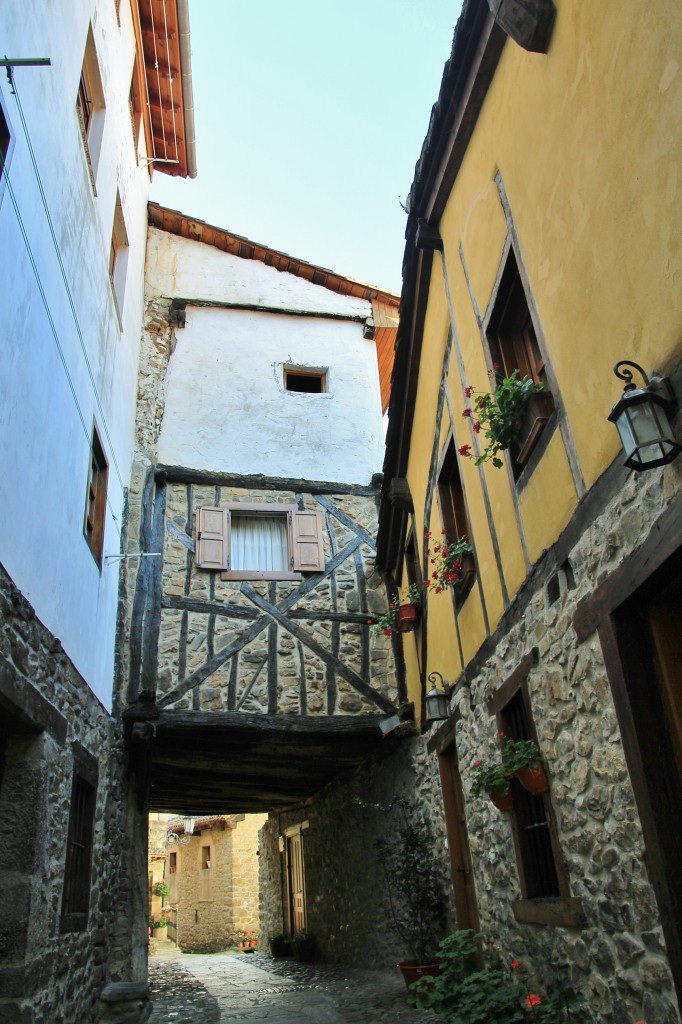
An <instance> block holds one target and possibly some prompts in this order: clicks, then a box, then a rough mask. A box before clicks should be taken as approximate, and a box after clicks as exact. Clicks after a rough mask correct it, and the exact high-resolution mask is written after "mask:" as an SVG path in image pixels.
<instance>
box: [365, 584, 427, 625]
mask: <svg viewBox="0 0 682 1024" xmlns="http://www.w3.org/2000/svg"><path fill="white" fill-rule="evenodd" d="M421 601H422V599H421V594H420V593H419V587H418V586H417V584H416V583H410V585H409V586H408V587H406V588H404V591H403V593H402V596H401V589H399V590H398V593H397V594H394V595H393V598H392V600H391V602H390V604H389V606H388V611H385V612H383V614H382V615H379V617H378V618H377V619H375V620H372V619H368V622H369V623H370V625H371V624H372V622H373V623H374V630H375V632H376V633H382V634H383V635H384V636H392V635H393V633H409V632H410V630H411V629H413V628H414V625H415V623H416V621H417V616H416V615H415V616H413V617H412V616H411V617H410V619H411V623H410V622H408V620H407V618H406V619H405V622H406V623H407V628H405V625H404V624H403V622H402V619H403V616H402V615H401V611H400V610H401V608H404V609H412V608H414V609H415V610H416V609H418V608H419V607H420V606H421Z"/></svg>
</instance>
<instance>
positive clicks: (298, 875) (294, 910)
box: [287, 832, 306, 935]
mask: <svg viewBox="0 0 682 1024" xmlns="http://www.w3.org/2000/svg"><path fill="white" fill-rule="evenodd" d="M287 847H288V856H287V865H288V870H289V879H288V881H289V901H290V920H291V930H292V932H293V934H294V935H295V934H296V932H302V931H304V930H305V928H306V905H305V868H304V863H303V837H302V836H301V833H300V832H299V833H297V834H296V835H293V836H288V837H287Z"/></svg>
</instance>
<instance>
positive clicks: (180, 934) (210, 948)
mask: <svg viewBox="0 0 682 1024" xmlns="http://www.w3.org/2000/svg"><path fill="white" fill-rule="evenodd" d="M264 822H265V815H262V814H214V815H210V816H207V817H203V818H197V819H196V821H195V822H194V826H193V831H192V833H191V834H186V833H185V828H184V824H183V820H182V819H179V818H172V817H170V816H169V815H166V814H156V815H154V814H152V815H150V819H149V851H148V860H149V874H150V877H152V878H153V879H154V881H160V882H163V883H165V884H166V885H167V886H168V889H169V894H168V897H167V898H166V899H165V900H164V901H163V903H164V905H166V906H168V907H169V908H170V909H171V912H172V913H171V918H172V934H170V936H169V937H171V938H172V939H173V941H175V942H176V943H177V945H178V946H179V948H180V949H181V950H182V951H183V952H184V953H207V952H214V951H217V950H221V949H226V948H227V947H228V946H229V945H230V942H229V939H230V936H231V934H232V932H234V931H236V930H241V931H250V932H256V931H258V929H259V889H258V852H259V851H258V832H259V829H260V828H261V827H262V826H263V824H264ZM169 834H172V836H173V837H175V840H174V841H170V842H169ZM157 909H158V910H160V909H161V905H160V904H159V906H158V907H156V906H155V905H154V902H153V903H152V910H153V911H155V910H157Z"/></svg>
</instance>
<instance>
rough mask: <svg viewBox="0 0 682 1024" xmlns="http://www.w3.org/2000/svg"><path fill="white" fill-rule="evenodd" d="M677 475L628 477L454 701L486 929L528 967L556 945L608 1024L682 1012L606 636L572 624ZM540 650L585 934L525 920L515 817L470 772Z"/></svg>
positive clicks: (533, 687) (643, 533) (537, 714)
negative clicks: (503, 703)
mask: <svg viewBox="0 0 682 1024" xmlns="http://www.w3.org/2000/svg"><path fill="white" fill-rule="evenodd" d="M677 477H679V471H676V470H675V468H674V467H673V469H672V470H668V471H666V472H665V473H660V474H658V473H650V474H642V475H641V476H639V475H635V474H630V475H629V476H628V477H627V478H626V480H625V483H624V485H623V486H622V487H621V486H618V487H617V488H616V489H615V492H614V493H613V494H612V495H611V496H610V497H609V498H608V500H607V501H606V502H605V503H604V504H603V507H602V508H601V510H600V511H599V512H598V514H597V515H596V516H594V518H593V519H592V520H591V521H590V522H589V524H588V525H587V526H586V528H585V529H584V531H583V532H582V533H581V534H580V535H579V536H577V538H576V539H575V542H574V543H573V544H572V546H571V548H570V550H569V552H568V559H567V562H566V561H564V562H563V563H562V567H561V568H557V569H555V571H554V573H550V575H549V576H548V575H547V573H544V574H543V573H542V572H541V571H539V572H538V573H537V575H536V577H535V579H536V580H537V582H534V580H533V579H532V580H531V581H529V585H527V588H526V590H525V592H524V593H523V594H522V596H521V598H519V599H517V606H518V611H517V614H516V615H515V616H514V617H513V619H512V624H511V628H509V629H508V631H507V632H506V633H505V634H504V635H503V636H501V637H500V638H499V639H498V641H497V643H496V645H495V648H494V653H493V654H492V656H491V657H490V658H489V659H487V660H486V661H485V663H484V664H483V665H482V666H479V667H478V668H477V670H476V672H475V674H474V673H470V677H469V680H468V681H467V682H466V683H463V684H460V685H459V686H458V688H457V690H456V692H455V695H454V697H453V702H452V705H453V709H454V708H457V711H458V714H459V715H460V716H461V718H460V720H459V721H458V723H457V727H456V737H457V750H458V757H459V763H460V765H461V766H462V776H463V782H464V789H465V797H466V817H467V826H468V831H469V841H470V844H471V855H472V860H473V866H474V873H475V876H476V888H477V892H478V903H479V912H480V917H481V926H482V928H483V929H484V930H485V931H486V932H490V933H492V934H494V935H495V936H496V937H497V941H498V942H499V944H500V947H501V948H502V949H504V950H507V951H513V953H514V955H515V956H517V957H518V958H519V959H521V958H522V957H525V958H527V959H529V960H531V961H532V960H533V956H534V954H535V956H536V957H538V949H539V947H540V946H541V944H542V940H543V939H549V940H550V942H551V945H552V947H553V956H554V957H555V958H556V959H557V961H558V962H563V963H567V964H569V965H570V970H571V975H572V978H573V980H574V982H575V983H576V985H577V986H578V987H580V989H581V990H582V991H583V992H584V993H585V995H586V996H587V998H588V1003H589V1008H590V1013H591V1015H592V1017H593V1019H594V1020H595V1021H597V1022H600V1024H601V1022H607V1021H608V1022H616V1024H628V1022H631V1021H632V1020H635V1019H638V1018H644V1019H646V1020H647V1021H648V1022H649V1024H654V1022H655V1024H677V1022H678V1021H679V1015H678V1011H677V1008H676V999H675V995H674V989H673V985H672V979H671V975H670V971H669V968H668V963H667V959H666V955H665V944H664V941H663V936H662V932H661V928H660V925H659V915H658V909H657V905H656V899H655V896H654V892H653V889H652V886H651V884H650V882H649V880H648V877H647V868H646V858H645V851H644V845H643V840H642V832H641V828H640V823H639V815H638V811H637V807H636V804H635V799H634V795H633V791H632V786H631V783H630V779H629V775H628V768H627V765H626V762H625V757H624V753H623V745H622V739H621V734H620V730H619V725H618V720H617V717H616V712H615V707H614V703H613V697H612V693H611V689H610V686H609V681H608V678H607V674H606V669H605V664H604V656H603V653H602V648H601V645H600V642H599V637H598V635H597V633H596V632H595V633H593V634H592V635H590V636H588V637H587V638H586V639H585V640H584V641H583V642H579V641H578V638H577V635H576V632H575V629H574V626H573V616H574V613H575V610H576V606H577V604H578V602H579V601H580V600H581V599H582V598H583V597H586V596H588V595H591V594H592V593H593V592H594V590H595V588H596V587H597V586H598V585H599V584H600V583H601V582H603V581H604V580H605V579H606V578H608V576H609V575H610V574H611V573H612V572H613V571H614V570H615V569H616V568H617V567H618V566H619V565H621V564H622V563H623V561H624V559H625V558H627V556H628V555H630V554H631V553H632V552H633V551H635V550H636V549H637V548H638V547H639V545H640V544H641V542H642V539H643V538H645V537H647V536H648V535H649V534H650V532H651V531H652V530H655V526H654V524H655V522H656V520H657V519H658V517H659V516H660V515H661V513H662V512H663V511H664V510H665V509H666V507H667V506H668V505H669V503H670V501H671V500H672V498H673V497H674V495H675V494H676V493H677V490H678V486H679V484H678V480H677ZM541 568H542V567H541V566H539V567H538V569H541ZM552 576H553V577H554V586H549V585H548V582H549V580H550V579H552ZM534 648H535V649H536V650H537V664H536V665H535V666H534V667H532V668H531V670H530V674H529V676H528V680H527V685H528V690H529V696H530V703H531V706H532V714H533V718H534V721H535V726H536V729H537V733H538V740H539V744H540V748H541V752H542V755H543V757H544V758H545V760H546V763H547V773H548V776H549V779H550V793H549V795H548V797H547V799H548V800H549V801H550V802H551V808H552V810H553V813H554V815H555V818H556V823H557V828H558V834H559V840H560V845H561V850H562V854H563V860H564V866H565V869H566V872H567V876H568V883H569V887H570V893H571V895H572V896H574V897H579V898H580V900H581V901H582V906H583V910H584V914H585V919H586V923H585V925H584V926H583V927H581V928H579V929H578V928H571V929H569V928H562V927H544V926H538V925H529V924H522V923H519V922H518V921H517V920H516V919H515V917H514V914H513V912H512V907H511V902H512V900H513V899H519V898H520V897H521V895H522V894H521V891H520V883H519V875H518V871H517V868H516V857H515V853H514V843H513V836H512V828H511V823H510V815H508V814H500V813H499V812H498V811H497V810H495V809H494V808H493V806H492V804H490V803H489V802H488V801H487V799H484V798H480V799H477V800H474V799H472V798H471V797H470V796H469V794H470V787H471V778H470V775H469V773H468V771H467V767H468V766H469V765H470V764H471V763H472V761H473V760H474V759H476V758H485V757H487V756H490V755H492V754H494V753H495V751H496V749H497V727H496V723H495V718H494V717H493V715H492V714H491V713H490V711H489V710H488V707H487V704H488V701H489V700H490V698H491V696H492V695H493V693H494V692H495V691H496V690H497V689H498V687H499V686H500V685H501V683H502V682H503V681H504V680H505V679H506V678H508V677H509V676H510V674H511V673H512V672H513V671H514V669H516V668H517V666H518V665H519V663H520V662H521V660H522V658H523V657H524V656H525V655H527V654H529V652H531V651H532V650H533V649H534ZM540 955H541V956H543V957H544V956H545V954H540Z"/></svg>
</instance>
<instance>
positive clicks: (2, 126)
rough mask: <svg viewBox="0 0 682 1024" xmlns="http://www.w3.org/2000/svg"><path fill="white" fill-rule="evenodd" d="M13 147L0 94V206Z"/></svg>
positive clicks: (12, 137) (9, 127)
mask: <svg viewBox="0 0 682 1024" xmlns="http://www.w3.org/2000/svg"><path fill="white" fill-rule="evenodd" d="M14 145H15V139H14V132H13V131H12V124H11V122H10V119H9V113H8V111H7V107H6V105H5V101H4V98H3V95H2V93H1V92H0V205H2V197H3V194H4V192H5V176H6V175H7V174H8V172H9V165H10V163H11V161H12V154H13V152H14Z"/></svg>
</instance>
